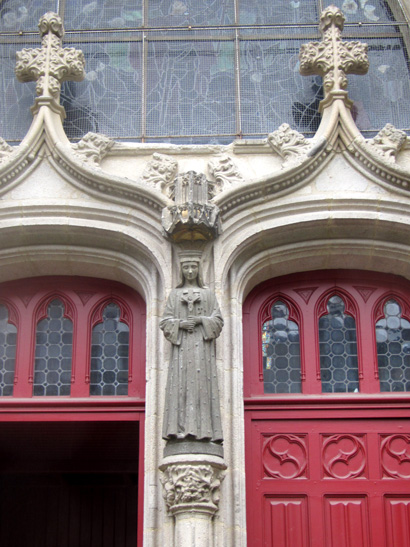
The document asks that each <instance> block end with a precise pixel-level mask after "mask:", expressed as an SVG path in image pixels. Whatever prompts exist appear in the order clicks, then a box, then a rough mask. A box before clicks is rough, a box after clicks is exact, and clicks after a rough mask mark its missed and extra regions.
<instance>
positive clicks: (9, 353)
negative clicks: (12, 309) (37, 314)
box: [0, 305, 17, 396]
mask: <svg viewBox="0 0 410 547" xmlns="http://www.w3.org/2000/svg"><path fill="white" fill-rule="evenodd" d="M16 344H17V328H16V327H15V326H14V325H12V324H11V323H9V313H8V310H7V308H6V306H3V305H0V396H4V395H13V385H14V369H15V364H16Z"/></svg>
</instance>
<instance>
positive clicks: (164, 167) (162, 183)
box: [142, 152, 178, 200]
mask: <svg viewBox="0 0 410 547" xmlns="http://www.w3.org/2000/svg"><path fill="white" fill-rule="evenodd" d="M177 171H178V162H177V161H176V160H174V159H173V158H172V157H171V156H167V155H165V154H158V153H157V152H156V153H155V154H153V155H152V160H150V161H149V162H148V163H147V165H146V166H145V169H144V172H143V173H142V178H143V179H144V181H145V182H146V183H148V184H149V185H150V186H152V187H154V188H159V189H160V190H161V192H162V193H163V194H165V195H166V196H167V197H168V198H170V199H172V200H173V199H174V198H175V177H176V175H177Z"/></svg>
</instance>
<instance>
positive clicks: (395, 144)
mask: <svg viewBox="0 0 410 547" xmlns="http://www.w3.org/2000/svg"><path fill="white" fill-rule="evenodd" d="M406 140H407V135H406V133H405V132H404V131H401V130H400V129H396V128H395V127H394V125H392V124H391V123H388V124H386V125H385V126H384V127H383V129H381V130H380V131H379V132H378V133H377V135H376V136H375V137H374V138H373V139H369V140H368V141H366V143H367V144H368V146H370V147H371V149H372V150H373V151H374V152H376V154H378V155H379V156H380V157H381V158H383V160H384V161H387V162H389V163H395V161H396V156H397V154H398V153H399V152H400V150H402V149H403V147H404V145H405V144H406Z"/></svg>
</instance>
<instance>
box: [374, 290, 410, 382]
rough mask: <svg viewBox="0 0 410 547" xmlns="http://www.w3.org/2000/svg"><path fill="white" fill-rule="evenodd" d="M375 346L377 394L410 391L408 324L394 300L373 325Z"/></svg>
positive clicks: (387, 305)
mask: <svg viewBox="0 0 410 547" xmlns="http://www.w3.org/2000/svg"><path fill="white" fill-rule="evenodd" d="M376 344H377V362H378V366H379V379H380V391H395V392H397V391H410V322H409V321H407V319H404V318H403V317H402V316H401V308H400V305H399V304H398V302H396V301H395V300H389V301H388V302H386V304H385V306H384V318H383V319H380V320H379V321H377V323H376Z"/></svg>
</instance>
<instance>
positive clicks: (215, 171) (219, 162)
mask: <svg viewBox="0 0 410 547" xmlns="http://www.w3.org/2000/svg"><path fill="white" fill-rule="evenodd" d="M208 168H209V172H210V174H211V175H212V176H213V177H214V179H215V180H216V184H215V185H214V189H213V194H214V195H216V194H219V193H220V192H223V191H224V190H226V189H227V188H229V187H230V186H231V185H234V184H239V183H240V182H243V177H242V175H241V173H240V172H239V169H238V168H237V166H236V165H235V163H234V161H233V159H232V158H231V157H230V156H228V154H221V155H220V156H216V157H214V158H211V159H210V160H209V163H208Z"/></svg>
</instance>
